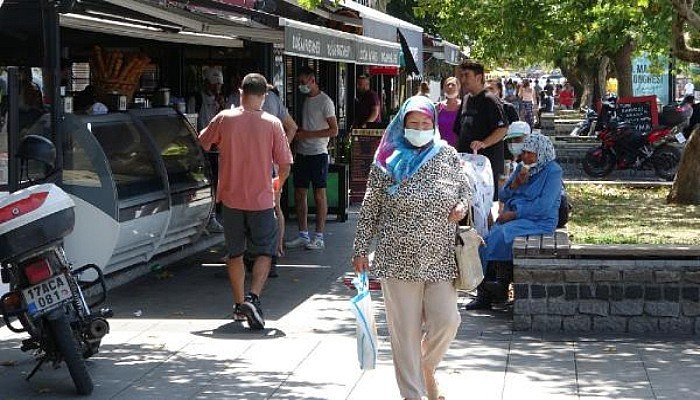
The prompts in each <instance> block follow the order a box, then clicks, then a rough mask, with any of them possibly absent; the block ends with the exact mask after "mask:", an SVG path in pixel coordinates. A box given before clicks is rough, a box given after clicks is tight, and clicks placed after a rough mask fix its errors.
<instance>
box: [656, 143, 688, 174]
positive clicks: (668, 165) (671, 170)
mask: <svg viewBox="0 0 700 400" xmlns="http://www.w3.org/2000/svg"><path fill="white" fill-rule="evenodd" d="M651 158H652V160H651V161H652V163H653V165H654V172H655V173H656V176H658V177H659V178H661V179H664V180H667V181H672V180H673V179H674V178H675V177H676V172H678V164H679V163H680V161H681V151H680V149H678V148H676V147H673V146H669V145H664V146H661V147H660V148H658V149H657V150H656V151H655V152H654V155H652V156H651Z"/></svg>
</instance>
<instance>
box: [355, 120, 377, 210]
mask: <svg viewBox="0 0 700 400" xmlns="http://www.w3.org/2000/svg"><path fill="white" fill-rule="evenodd" d="M383 132H384V131H383V130H382V129H353V131H352V133H351V136H350V138H351V139H350V140H352V147H351V157H350V202H352V203H356V202H360V201H362V199H363V198H364V196H365V189H366V187H367V178H368V176H369V169H370V167H371V166H372V163H373V162H374V153H375V152H376V151H377V147H378V146H379V142H380V141H381V139H382V136H381V135H382V133H383Z"/></svg>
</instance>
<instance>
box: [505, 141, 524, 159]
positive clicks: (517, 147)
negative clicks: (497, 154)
mask: <svg viewBox="0 0 700 400" xmlns="http://www.w3.org/2000/svg"><path fill="white" fill-rule="evenodd" d="M508 151H510V154H512V155H513V156H515V157H517V156H519V155H520V153H522V152H523V144H522V143H515V142H510V143H508Z"/></svg>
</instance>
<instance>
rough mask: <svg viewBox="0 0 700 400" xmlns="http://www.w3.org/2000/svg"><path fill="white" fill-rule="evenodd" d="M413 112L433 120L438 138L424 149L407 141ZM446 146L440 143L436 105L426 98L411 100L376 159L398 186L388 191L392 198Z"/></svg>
mask: <svg viewBox="0 0 700 400" xmlns="http://www.w3.org/2000/svg"><path fill="white" fill-rule="evenodd" d="M412 111H417V112H420V113H423V114H425V115H427V116H429V117H430V118H431V119H432V120H433V130H434V131H435V136H434V137H433V140H432V142H430V143H428V144H427V145H425V146H423V147H420V148H417V147H415V146H413V145H412V144H411V143H409V142H408V141H407V140H406V138H405V137H404V128H405V126H404V124H405V119H406V115H407V114H408V113H409V112H412ZM446 145H447V142H445V141H444V140H442V139H440V131H439V130H438V125H437V111H436V110H435V105H434V104H433V103H432V102H431V101H430V99H429V98H427V97H425V96H413V97H409V98H408V99H407V100H406V101H405V102H404V103H403V105H402V106H401V108H400V109H399V112H398V114H397V115H396V116H395V117H394V119H392V120H391V122H390V123H389V126H388V127H387V128H386V130H385V131H384V136H382V141H381V142H380V143H379V147H378V148H377V152H376V153H375V155H374V163H375V164H376V165H377V166H378V167H379V168H380V169H381V170H382V171H384V172H385V173H386V174H387V175H389V176H390V177H391V178H392V180H393V182H394V183H393V184H392V185H391V186H390V187H389V189H388V192H389V194H395V193H396V191H397V190H398V188H399V185H400V184H401V182H404V181H406V180H407V179H409V178H410V177H412V176H413V175H414V174H415V173H416V171H418V170H419V169H420V167H422V166H423V164H425V163H426V162H428V160H430V159H431V158H433V157H435V155H437V154H438V153H439V152H440V149H442V147H444V146H446Z"/></svg>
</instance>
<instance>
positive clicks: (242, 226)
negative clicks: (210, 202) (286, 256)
mask: <svg viewBox="0 0 700 400" xmlns="http://www.w3.org/2000/svg"><path fill="white" fill-rule="evenodd" d="M221 216H222V217H223V225H224V240H225V241H226V252H227V253H228V256H229V257H231V258H235V257H238V256H242V255H243V253H244V252H245V251H246V250H248V253H249V254H250V255H252V256H254V257H257V256H270V257H272V256H274V255H275V254H277V217H276V216H275V209H274V208H270V209H267V210H261V211H244V210H237V209H234V208H228V207H226V206H223V207H222V210H221ZM246 239H247V240H246ZM246 243H247V246H246ZM246 247H247V249H246Z"/></svg>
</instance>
